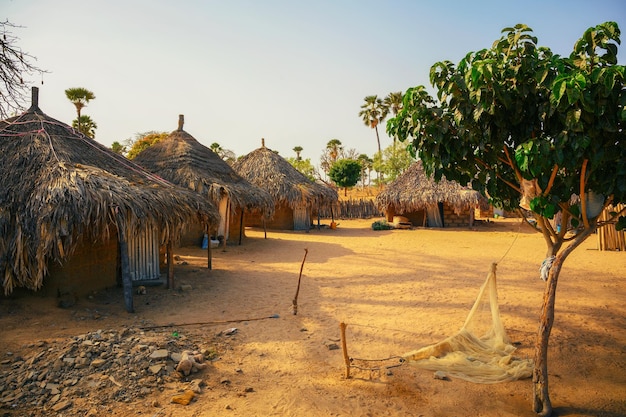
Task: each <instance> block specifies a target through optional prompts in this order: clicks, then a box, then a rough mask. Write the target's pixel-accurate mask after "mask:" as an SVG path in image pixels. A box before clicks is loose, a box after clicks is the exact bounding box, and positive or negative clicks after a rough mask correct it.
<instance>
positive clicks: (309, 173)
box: [286, 157, 319, 181]
mask: <svg viewBox="0 0 626 417" xmlns="http://www.w3.org/2000/svg"><path fill="white" fill-rule="evenodd" d="M286 160H287V162H289V163H290V164H291V166H293V167H294V168H295V169H297V170H298V171H299V172H300V173H302V174H304V175H305V176H306V177H307V178H308V179H310V180H311V181H316V180H317V178H318V176H319V175H318V174H317V170H316V169H315V167H314V166H313V164H312V163H311V159H310V158H307V159H302V158H299V159H298V158H297V157H296V158H292V157H289V158H286Z"/></svg>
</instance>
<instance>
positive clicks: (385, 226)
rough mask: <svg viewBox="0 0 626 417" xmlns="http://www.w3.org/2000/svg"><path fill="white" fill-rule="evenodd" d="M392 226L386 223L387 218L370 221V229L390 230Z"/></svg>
mask: <svg viewBox="0 0 626 417" xmlns="http://www.w3.org/2000/svg"><path fill="white" fill-rule="evenodd" d="M390 229H393V226H392V225H390V224H389V223H387V220H378V221H375V222H374V223H372V230H390Z"/></svg>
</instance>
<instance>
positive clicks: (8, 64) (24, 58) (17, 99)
mask: <svg viewBox="0 0 626 417" xmlns="http://www.w3.org/2000/svg"><path fill="white" fill-rule="evenodd" d="M0 28H1V29H2V32H3V33H2V34H1V35H0V47H1V51H0V119H2V120H4V119H6V118H8V117H10V116H13V115H16V114H19V113H21V112H23V111H24V110H25V109H26V107H27V104H28V101H27V100H28V97H30V95H29V93H30V87H31V86H30V85H29V84H30V82H29V81H28V80H25V79H24V78H25V76H27V75H33V74H35V73H40V74H43V73H45V72H47V71H43V70H41V69H39V68H38V67H36V66H35V65H34V64H32V61H33V60H35V61H36V60H37V59H36V58H35V57H34V56H32V55H30V54H28V53H27V52H24V51H22V49H20V47H19V46H17V45H16V43H17V41H18V40H19V38H17V37H16V36H14V35H12V33H11V32H9V31H7V28H8V29H10V28H21V26H17V25H14V24H13V23H11V22H9V21H8V20H5V21H3V22H0Z"/></svg>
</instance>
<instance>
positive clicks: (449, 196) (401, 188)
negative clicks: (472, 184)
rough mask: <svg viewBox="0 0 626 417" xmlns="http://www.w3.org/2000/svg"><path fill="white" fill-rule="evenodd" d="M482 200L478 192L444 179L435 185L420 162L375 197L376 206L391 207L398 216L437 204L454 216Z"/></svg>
mask: <svg viewBox="0 0 626 417" xmlns="http://www.w3.org/2000/svg"><path fill="white" fill-rule="evenodd" d="M483 200H484V197H482V196H481V195H480V193H479V192H477V191H474V190H472V189H470V188H467V187H463V186H461V185H460V184H459V183H457V182H455V181H448V180H446V179H445V178H444V177H442V178H441V180H440V181H439V182H436V181H435V180H434V179H433V178H432V177H428V176H427V175H426V173H425V172H424V169H423V167H422V161H416V162H414V163H413V164H412V165H411V166H410V167H409V168H407V170H406V171H404V172H403V173H402V175H400V176H399V177H398V178H396V179H395V181H393V182H392V183H390V184H388V185H387V187H385V189H384V190H383V191H382V192H381V193H379V194H378V196H377V197H376V206H377V207H378V208H379V209H381V210H384V209H385V208H387V207H395V209H396V211H397V212H398V213H411V212H414V211H418V210H422V209H425V208H426V207H428V206H431V205H433V204H437V203H440V202H442V203H447V204H448V205H450V206H452V207H453V209H454V210H455V211H456V212H461V211H464V210H467V209H469V208H474V207H476V206H477V205H478V204H481V202H482V201H483Z"/></svg>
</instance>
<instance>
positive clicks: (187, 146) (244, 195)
mask: <svg viewBox="0 0 626 417" xmlns="http://www.w3.org/2000/svg"><path fill="white" fill-rule="evenodd" d="M184 123H185V117H184V115H179V116H178V129H177V130H175V131H173V132H172V133H170V134H169V136H167V137H166V138H165V139H163V140H161V141H159V142H158V143H155V144H154V145H152V146H150V147H148V148H147V149H145V150H144V151H142V152H141V153H140V154H139V155H137V156H136V157H135V158H134V159H133V162H135V163H137V164H139V165H141V166H142V167H144V168H146V169H147V170H149V171H150V172H152V173H154V174H157V175H159V176H160V177H162V178H165V179H166V180H168V181H170V182H172V183H174V184H178V185H180V186H182V187H187V188H190V189H192V190H194V191H196V192H198V193H200V194H202V195H204V196H208V198H209V199H210V200H211V201H212V202H213V203H214V204H215V205H216V206H217V207H219V212H220V222H219V224H217V227H216V228H215V229H214V230H210V231H208V232H209V235H212V236H213V238H214V239H216V238H217V237H218V236H221V237H223V238H224V242H225V241H226V240H228V239H229V238H232V239H238V240H239V243H240V244H241V241H242V237H243V234H244V230H243V229H244V228H243V224H244V215H245V214H246V213H256V214H257V215H259V216H271V214H272V212H273V210H274V200H273V199H272V197H271V196H270V194H269V193H268V192H267V191H265V190H263V189H262V188H260V187H257V186H256V185H253V184H251V183H250V182H248V181H247V180H245V179H244V178H242V177H241V176H240V175H239V174H237V173H236V172H235V170H234V169H233V168H231V166H230V165H228V164H227V163H226V162H225V161H223V160H222V158H220V157H219V156H218V155H217V154H216V153H215V152H213V151H212V150H211V149H209V148H207V147H206V146H204V145H202V144H201V143H200V142H198V141H197V140H196V139H195V138H194V137H193V136H192V135H190V134H189V133H187V132H185V131H184V130H183V126H184ZM205 233H207V231H206V230H203V228H202V227H201V225H198V224H193V225H190V227H189V229H188V231H187V232H186V233H185V235H184V237H183V240H182V242H181V243H182V244H183V245H194V244H195V245H197V244H199V243H202V241H203V236H204V234H205ZM232 239H231V240H232Z"/></svg>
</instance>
